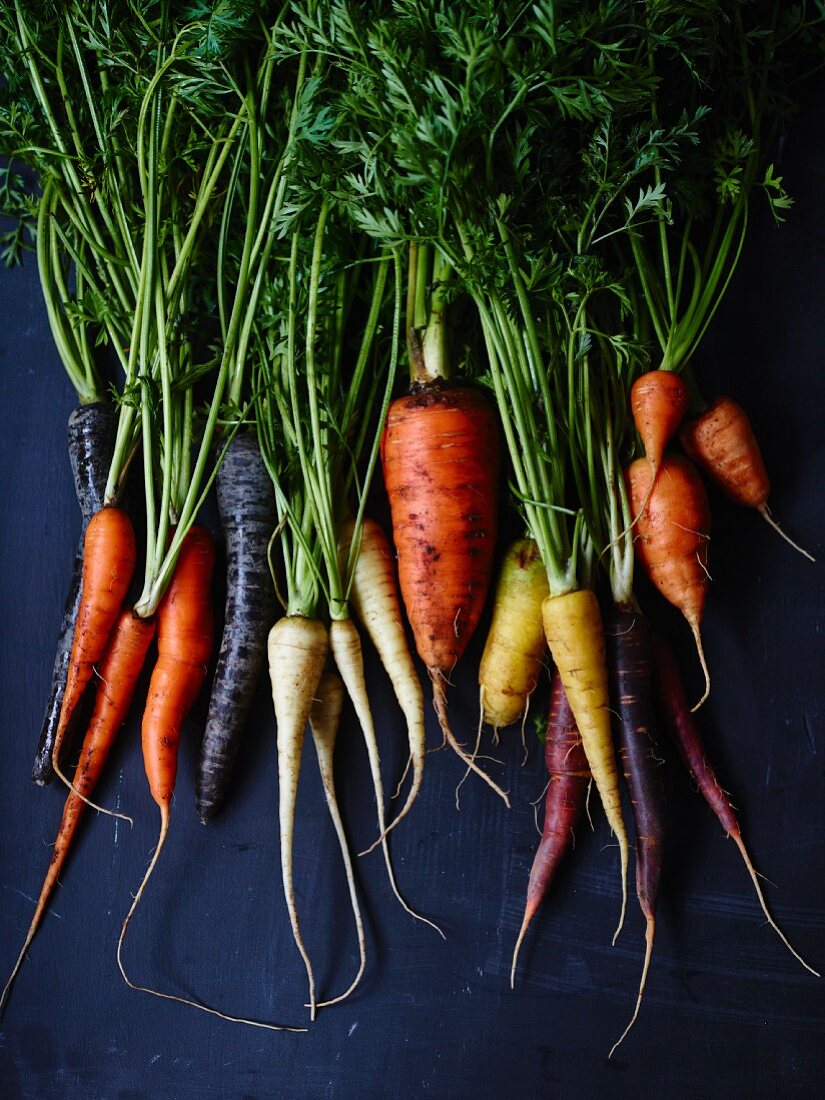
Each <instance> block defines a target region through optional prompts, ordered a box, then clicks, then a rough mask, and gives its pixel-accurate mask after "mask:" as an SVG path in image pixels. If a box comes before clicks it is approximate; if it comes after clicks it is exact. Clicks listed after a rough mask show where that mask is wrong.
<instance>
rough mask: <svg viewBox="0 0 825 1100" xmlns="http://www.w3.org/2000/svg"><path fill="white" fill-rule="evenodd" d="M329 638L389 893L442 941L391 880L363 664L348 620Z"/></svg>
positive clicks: (333, 629) (378, 762) (336, 624)
mask: <svg viewBox="0 0 825 1100" xmlns="http://www.w3.org/2000/svg"><path fill="white" fill-rule="evenodd" d="M329 639H330V648H331V649H332V654H333V657H334V658H335V664H336V666H337V668H338V672H339V673H340V675H341V679H342V680H343V681H344V686H345V688H346V690H347V695H348V696H349V698H350V701H351V702H352V705H353V709H354V710H355V715H356V717H357V719H358V722H359V724H360V726H361V732H362V733H363V735H364V744H365V745H366V748H367V757H368V759H369V765H370V774H371V776H372V784H373V791H374V793H375V804H376V809H377V811H378V828H379V830H380V834H379V837H378V842H379V843H380V845H381V850H382V852H383V853H384V864H385V865H386V868H387V877H388V878H389V881H390V889H391V890H392V892H393V894H395V897H396V900H397V901H398V904H399V905H400V906H401V908H402V909H403V910H404V911H405V912H407V913H409V915H410V916H411V917H413V918H414V919H415V920H420V921H422V922H423V923H424V924H428V925H429V926H430V927H431V928H434V929H435V931H436V932H438V934H439V936H441V938H442V939H446V937H445V935H444V933H443V932H442V931H441V929H440V928H439V927H438V925H437V924H435V923H434V922H433V921H431V920H430V919H429V918H428V917H423V916H422V915H421V914H420V913H416V911H415V910H414V909H412V908H411V907H410V906H409V905H408V904H407V902H406V901H405V900H404V898H403V897H402V895H401V891H400V890H399V889H398V884H397V882H396V880H395V871H394V870H393V866H392V860H391V859H390V849H389V845H388V844H387V832H388V830H387V828H386V824H385V817H384V787H383V783H382V781H381V759H380V755H379V752H378V738H377V737H376V734H375V725H374V723H373V719H372V710H371V708H370V704H369V698H368V696H367V689H366V681H365V679H364V661H363V654H362V651H361V640H360V638H359V635H358V630H357V628H356V627H355V625H354V624H353V623H352V622H351V621H350V620H349V619H344V620H339V621H336V622H333V623H332V625H331V627H330V631H329ZM374 847H375V845H374V844H373V845H372V848H374ZM370 850H371V849H370ZM362 854H363V853H362Z"/></svg>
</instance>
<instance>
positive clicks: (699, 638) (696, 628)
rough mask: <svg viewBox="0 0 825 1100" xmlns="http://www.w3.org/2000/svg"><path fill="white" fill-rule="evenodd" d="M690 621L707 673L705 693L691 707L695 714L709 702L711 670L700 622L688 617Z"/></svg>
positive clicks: (703, 667) (703, 666)
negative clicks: (706, 658)
mask: <svg viewBox="0 0 825 1100" xmlns="http://www.w3.org/2000/svg"><path fill="white" fill-rule="evenodd" d="M688 623H689V625H690V629H691V631H692V633H693V639H694V641H695V642H696V652H697V654H698V656H699V664H700V665H701V666H702V672H703V673H704V675H705V690H704V693H703V695H702V697H701V699H700V700H699V702H698V703H695V704H694V705H693V706H692V707H691V708H690V713H691V714H695V713H696V711H697V710H698V709H699V707H701V706H702V704H703V703H705V702H707V699H708V697H709V695H710V670H709V669H708V663H707V661H706V660H705V650H704V648H703V646H702V635H701V634H700V633H699V623H698V622H697V621H696V619H688Z"/></svg>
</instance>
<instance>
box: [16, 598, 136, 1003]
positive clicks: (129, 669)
mask: <svg viewBox="0 0 825 1100" xmlns="http://www.w3.org/2000/svg"><path fill="white" fill-rule="evenodd" d="M154 634H155V623H154V620H146V619H139V618H138V617H137V616H136V615H134V614H133V613H132V612H131V611H124V612H123V614H122V615H121V616H120V619H119V620H118V623H117V626H116V628H115V630H114V632H113V633H112V636H111V638H110V639H109V643H108V645H107V647H106V652H105V654H104V656H103V660H102V662H101V664H100V666H99V669H98V671H99V674H100V684H99V687H98V691H97V696H96V698H95V707H94V711H93V713H92V718H91V721H90V723H89V728H88V730H87V732H86V737H85V738H84V741H83V747H82V749H81V752H80V761H79V763H78V765H77V770H76V772H75V777H74V783H73V785H72V789H71V790H70V791H69V796H68V798H67V799H66V804H65V806H64V807H63V817H62V820H61V822H60V829H59V830H58V833H57V839H56V840H55V843H54V849H53V850H52V859H51V863H50V864H49V869H48V871H47V872H46V877H45V879H44V881H43V886H42V888H41V890H40V897H39V898H38V901H37V907H36V909H35V911H34V916H33V917H32V921H31V925H30V926H29V931H28V933H27V935H26V941H25V943H24V944H23V950H22V951H21V952H20V955H19V957H18V959H17V963H16V965H15V967H14V970H13V971H12V974H11V977H10V978H9V980H8V982H7V983H6V987H5V989H4V990H3V994H2V997H0V1005H2V1003H3V1002H4V1001H5V999H6V997H7V995H8V993H9V991H10V989H11V986H12V984H13V982H14V979H15V978H16V977H17V973H18V971H19V969H20V967H21V965H22V963H23V959H24V958H25V956H26V952H27V951H28V949H29V946H30V945H31V942H32V940H33V939H34V936H35V933H36V932H37V929H38V927H39V926H40V922H41V920H42V919H43V915H44V913H45V912H46V907H47V905H48V903H49V899H50V898H51V895H52V892H53V890H54V887H55V886H56V884H57V880H58V876H59V875H60V873H61V871H62V870H63V867H64V864H65V863H66V859H67V857H68V854H69V849H70V847H71V843H72V840H73V839H74V835H75V832H76V831H77V827H78V825H79V824H80V819H81V817H82V816H83V811H84V809H85V807H86V801H87V799H88V797H89V795H90V794H91V793H92V791H93V789H94V787H95V785H96V784H97V781H98V779H99V778H100V775H101V773H102V771H103V767H104V765H105V763H106V758H107V757H108V755H109V750H110V748H111V746H112V743H113V741H114V739H115V735H116V734H117V732H118V730H119V729H120V727H121V725H122V724H123V722H124V720H125V718H126V714H127V712H128V710H129V705H130V704H131V701H132V696H133V695H134V692H135V685H136V684H137V681H138V677H139V676H140V670H141V669H142V667H143V662H144V660H145V658H146V651H147V650H148V648H149V644H150V642H151V641H152V638H153V637H154Z"/></svg>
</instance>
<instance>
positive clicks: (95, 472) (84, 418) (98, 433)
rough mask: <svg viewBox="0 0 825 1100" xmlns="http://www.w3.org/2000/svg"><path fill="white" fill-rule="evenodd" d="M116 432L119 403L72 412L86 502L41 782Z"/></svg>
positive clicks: (37, 760) (78, 480)
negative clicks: (87, 546) (87, 547)
mask: <svg viewBox="0 0 825 1100" xmlns="http://www.w3.org/2000/svg"><path fill="white" fill-rule="evenodd" d="M116 432H117V410H116V409H115V407H114V406H113V405H110V404H107V403H104V402H95V403H94V404H91V405H81V406H79V407H78V408H76V409H74V411H73V412H72V414H71V416H70V417H69V426H68V448H69V462H70V464H71V467H72V476H73V478H74V487H75V493H76V494H77V503H78V504H79V505H80V514H81V529H80V540H79V542H78V544H77V552H76V553H75V559H74V565H73V567H72V576H71V580H70V582H69V592H68V595H67V597H66V606H65V607H64V609H63V618H62V620H61V623H60V631H59V633H58V636H57V654H56V656H55V659H54V667H53V669H52V680H51V686H50V688H49V699H48V702H47V704H46V714H45V716H44V718H43V725H42V727H41V729H40V737H39V739H38V742H37V751H36V752H35V754H34V766H33V768H32V779H33V780H34V782H35V783H38V784H39V785H40V786H44V785H45V784H46V783H51V781H52V780H53V779H54V768H53V767H52V749H53V747H54V739H55V734H56V733H57V724H58V722H59V720H60V708H61V706H62V705H63V692H64V690H65V687H66V674H67V672H68V669H69V655H70V653H71V650H72V636H73V635H74V624H75V622H76V621H77V609H78V607H79V606H80V581H81V577H82V575H83V539H84V538H85V535H86V528H87V527H88V526H89V520H90V519H91V518H92V516H93V515H94V514H95V512H96V511H98V509H99V508H102V507H103V495H104V493H105V490H106V479H107V478H108V476H109V465H110V464H111V461H112V455H113V453H114V449H115V435H116Z"/></svg>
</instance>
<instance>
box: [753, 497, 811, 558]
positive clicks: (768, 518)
mask: <svg viewBox="0 0 825 1100" xmlns="http://www.w3.org/2000/svg"><path fill="white" fill-rule="evenodd" d="M758 511H759V514H760V516H761V517H762V519H764V520H765V522H766V523H768V524H769V525H770V526H771V527H773V529H774V531H776V533H777V534H778V535H779V536H780V538H783V539H784V540H785V542H787V544H788V545H789V546H792V547H793V548H794V550H797V551H798V552H799V553H800V554H801V555H802V557H803V558H807V559H808V561H812V562H815V561H816V558H815V557H814V556H813V554H810V553H809V552H808V551H807V550H805V548H804V547H802V546H800V545H799V543H798V542H794V540H793V539H792V538H791V536H790V535H788V534H786V532H785V531H783V530H782V528H781V527H780V525H779V524H778V523H777V521H776V520H775V519H774V518H773V514H772V512H771V510H770V508H769V507H768V506H767V504H761V505H760V506H759V509H758Z"/></svg>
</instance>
